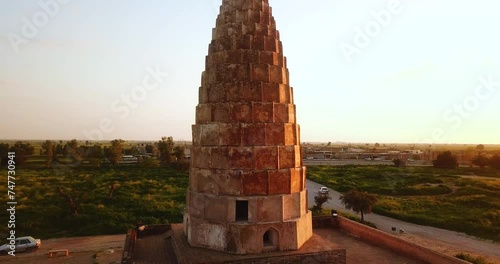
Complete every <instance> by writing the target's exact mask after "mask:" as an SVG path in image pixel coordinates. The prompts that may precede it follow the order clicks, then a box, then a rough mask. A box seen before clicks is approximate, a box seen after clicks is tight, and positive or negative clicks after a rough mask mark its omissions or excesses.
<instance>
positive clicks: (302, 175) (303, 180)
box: [300, 166, 307, 191]
mask: <svg viewBox="0 0 500 264" xmlns="http://www.w3.org/2000/svg"><path fill="white" fill-rule="evenodd" d="M306 170H307V167H305V166H302V167H300V179H301V180H300V184H301V185H300V190H301V191H303V190H305V189H306Z"/></svg>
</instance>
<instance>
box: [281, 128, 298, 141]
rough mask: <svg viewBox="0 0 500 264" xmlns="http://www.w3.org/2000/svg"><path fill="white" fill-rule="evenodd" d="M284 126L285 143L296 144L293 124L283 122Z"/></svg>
mask: <svg viewBox="0 0 500 264" xmlns="http://www.w3.org/2000/svg"><path fill="white" fill-rule="evenodd" d="M284 126H285V145H287V146H290V145H296V144H298V143H297V138H296V131H297V130H296V127H295V124H290V123H287V124H284Z"/></svg>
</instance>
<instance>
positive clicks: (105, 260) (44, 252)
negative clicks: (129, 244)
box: [0, 235, 125, 264]
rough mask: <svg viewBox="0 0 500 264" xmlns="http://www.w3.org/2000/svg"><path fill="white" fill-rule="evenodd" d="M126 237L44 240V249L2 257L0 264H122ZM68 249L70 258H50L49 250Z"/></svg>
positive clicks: (57, 256) (58, 256)
mask: <svg viewBox="0 0 500 264" xmlns="http://www.w3.org/2000/svg"><path fill="white" fill-rule="evenodd" d="M124 243H125V235H109V236H93V237H70V238H53V239H42V247H41V248H40V249H39V250H37V251H35V252H32V253H16V256H15V257H12V256H9V255H7V256H0V263H9V264H17V263H19V264H21V263H22V264H25V263H37V264H39V263H40V264H44V263H51V264H53V263H56V264H59V263H71V264H88V263H100V264H109V263H120V261H121V257H122V252H123V244H124ZM52 249H68V251H69V256H65V255H64V254H63V253H57V254H56V255H54V256H53V257H52V258H49V256H48V255H49V254H48V253H49V250H52Z"/></svg>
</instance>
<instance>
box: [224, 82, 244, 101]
mask: <svg viewBox="0 0 500 264" xmlns="http://www.w3.org/2000/svg"><path fill="white" fill-rule="evenodd" d="M222 87H223V88H222V89H223V95H221V99H222V100H223V101H226V102H238V101H240V100H241V96H240V84H239V83H237V82H236V83H225V84H222Z"/></svg>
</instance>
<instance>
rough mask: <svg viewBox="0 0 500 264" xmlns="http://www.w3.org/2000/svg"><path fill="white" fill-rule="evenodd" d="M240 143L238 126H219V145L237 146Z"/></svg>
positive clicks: (239, 128) (232, 124)
mask: <svg viewBox="0 0 500 264" xmlns="http://www.w3.org/2000/svg"><path fill="white" fill-rule="evenodd" d="M240 143H241V126H240V124H234V123H231V124H219V145H221V146H238V145H240Z"/></svg>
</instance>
